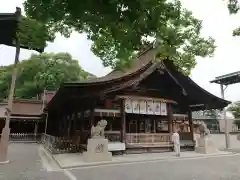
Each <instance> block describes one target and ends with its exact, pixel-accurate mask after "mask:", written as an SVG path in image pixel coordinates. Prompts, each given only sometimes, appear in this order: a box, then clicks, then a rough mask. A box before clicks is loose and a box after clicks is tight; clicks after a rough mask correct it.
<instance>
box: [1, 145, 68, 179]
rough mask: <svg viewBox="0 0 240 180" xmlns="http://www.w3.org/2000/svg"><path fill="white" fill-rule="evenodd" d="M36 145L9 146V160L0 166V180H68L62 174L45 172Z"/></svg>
mask: <svg viewBox="0 0 240 180" xmlns="http://www.w3.org/2000/svg"><path fill="white" fill-rule="evenodd" d="M38 147H39V146H38V145H37V144H29V143H28V144H22V143H17V144H10V146H9V154H8V157H9V160H10V162H9V163H8V164H5V165H0V180H69V178H68V177H67V176H65V175H64V173H63V172H61V171H59V172H47V171H46V170H45V169H44V167H43V166H42V163H41V159H40V157H39V155H38Z"/></svg>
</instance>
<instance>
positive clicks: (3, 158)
mask: <svg viewBox="0 0 240 180" xmlns="http://www.w3.org/2000/svg"><path fill="white" fill-rule="evenodd" d="M15 14H16V20H17V22H18V23H19V21H20V18H21V8H19V7H17V8H16V12H15ZM15 45H16V54H15V61H14V66H13V73H12V82H11V87H10V92H9V97H8V106H7V108H6V119H5V126H4V128H3V130H2V137H1V140H0V164H5V163H8V162H9V160H8V159H7V153H8V145H9V134H10V127H9V125H10V119H11V113H12V105H13V98H14V91H15V83H16V78H17V73H18V63H19V54H20V42H19V40H18V38H17V33H16V37H15Z"/></svg>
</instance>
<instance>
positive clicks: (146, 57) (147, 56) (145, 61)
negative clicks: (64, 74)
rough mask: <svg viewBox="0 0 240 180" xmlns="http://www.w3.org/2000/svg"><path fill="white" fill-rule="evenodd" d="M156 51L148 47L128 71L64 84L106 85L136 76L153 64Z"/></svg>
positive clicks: (114, 72) (113, 72)
mask: <svg viewBox="0 0 240 180" xmlns="http://www.w3.org/2000/svg"><path fill="white" fill-rule="evenodd" d="M155 50H156V49H155V48H154V47H153V46H151V47H148V48H147V49H146V50H145V51H143V52H141V53H140V54H139V56H138V58H137V59H136V60H135V61H134V62H133V64H132V65H131V67H130V68H129V69H128V70H127V71H117V70H114V71H112V72H110V73H109V74H107V75H106V76H103V77H100V78H95V79H89V80H85V81H80V82H67V83H64V85H75V84H78V85H79V84H91V83H93V84H95V83H106V82H109V81H113V80H119V79H121V78H123V77H126V76H131V75H133V74H136V73H137V72H138V71H140V70H142V69H144V68H145V67H146V66H147V65H149V64H150V63H151V62H152V60H154V58H155Z"/></svg>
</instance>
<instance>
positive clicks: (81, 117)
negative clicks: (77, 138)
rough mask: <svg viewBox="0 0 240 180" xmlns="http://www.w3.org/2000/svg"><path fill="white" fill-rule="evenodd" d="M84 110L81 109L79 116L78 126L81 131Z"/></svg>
mask: <svg viewBox="0 0 240 180" xmlns="http://www.w3.org/2000/svg"><path fill="white" fill-rule="evenodd" d="M83 121H84V110H81V114H80V118H79V126H80V130H81V132H83V126H84V122H83Z"/></svg>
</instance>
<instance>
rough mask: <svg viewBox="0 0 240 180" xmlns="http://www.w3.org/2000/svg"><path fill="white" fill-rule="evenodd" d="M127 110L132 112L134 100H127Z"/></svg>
mask: <svg viewBox="0 0 240 180" xmlns="http://www.w3.org/2000/svg"><path fill="white" fill-rule="evenodd" d="M125 112H126V113H132V101H131V100H130V99H126V100H125Z"/></svg>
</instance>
